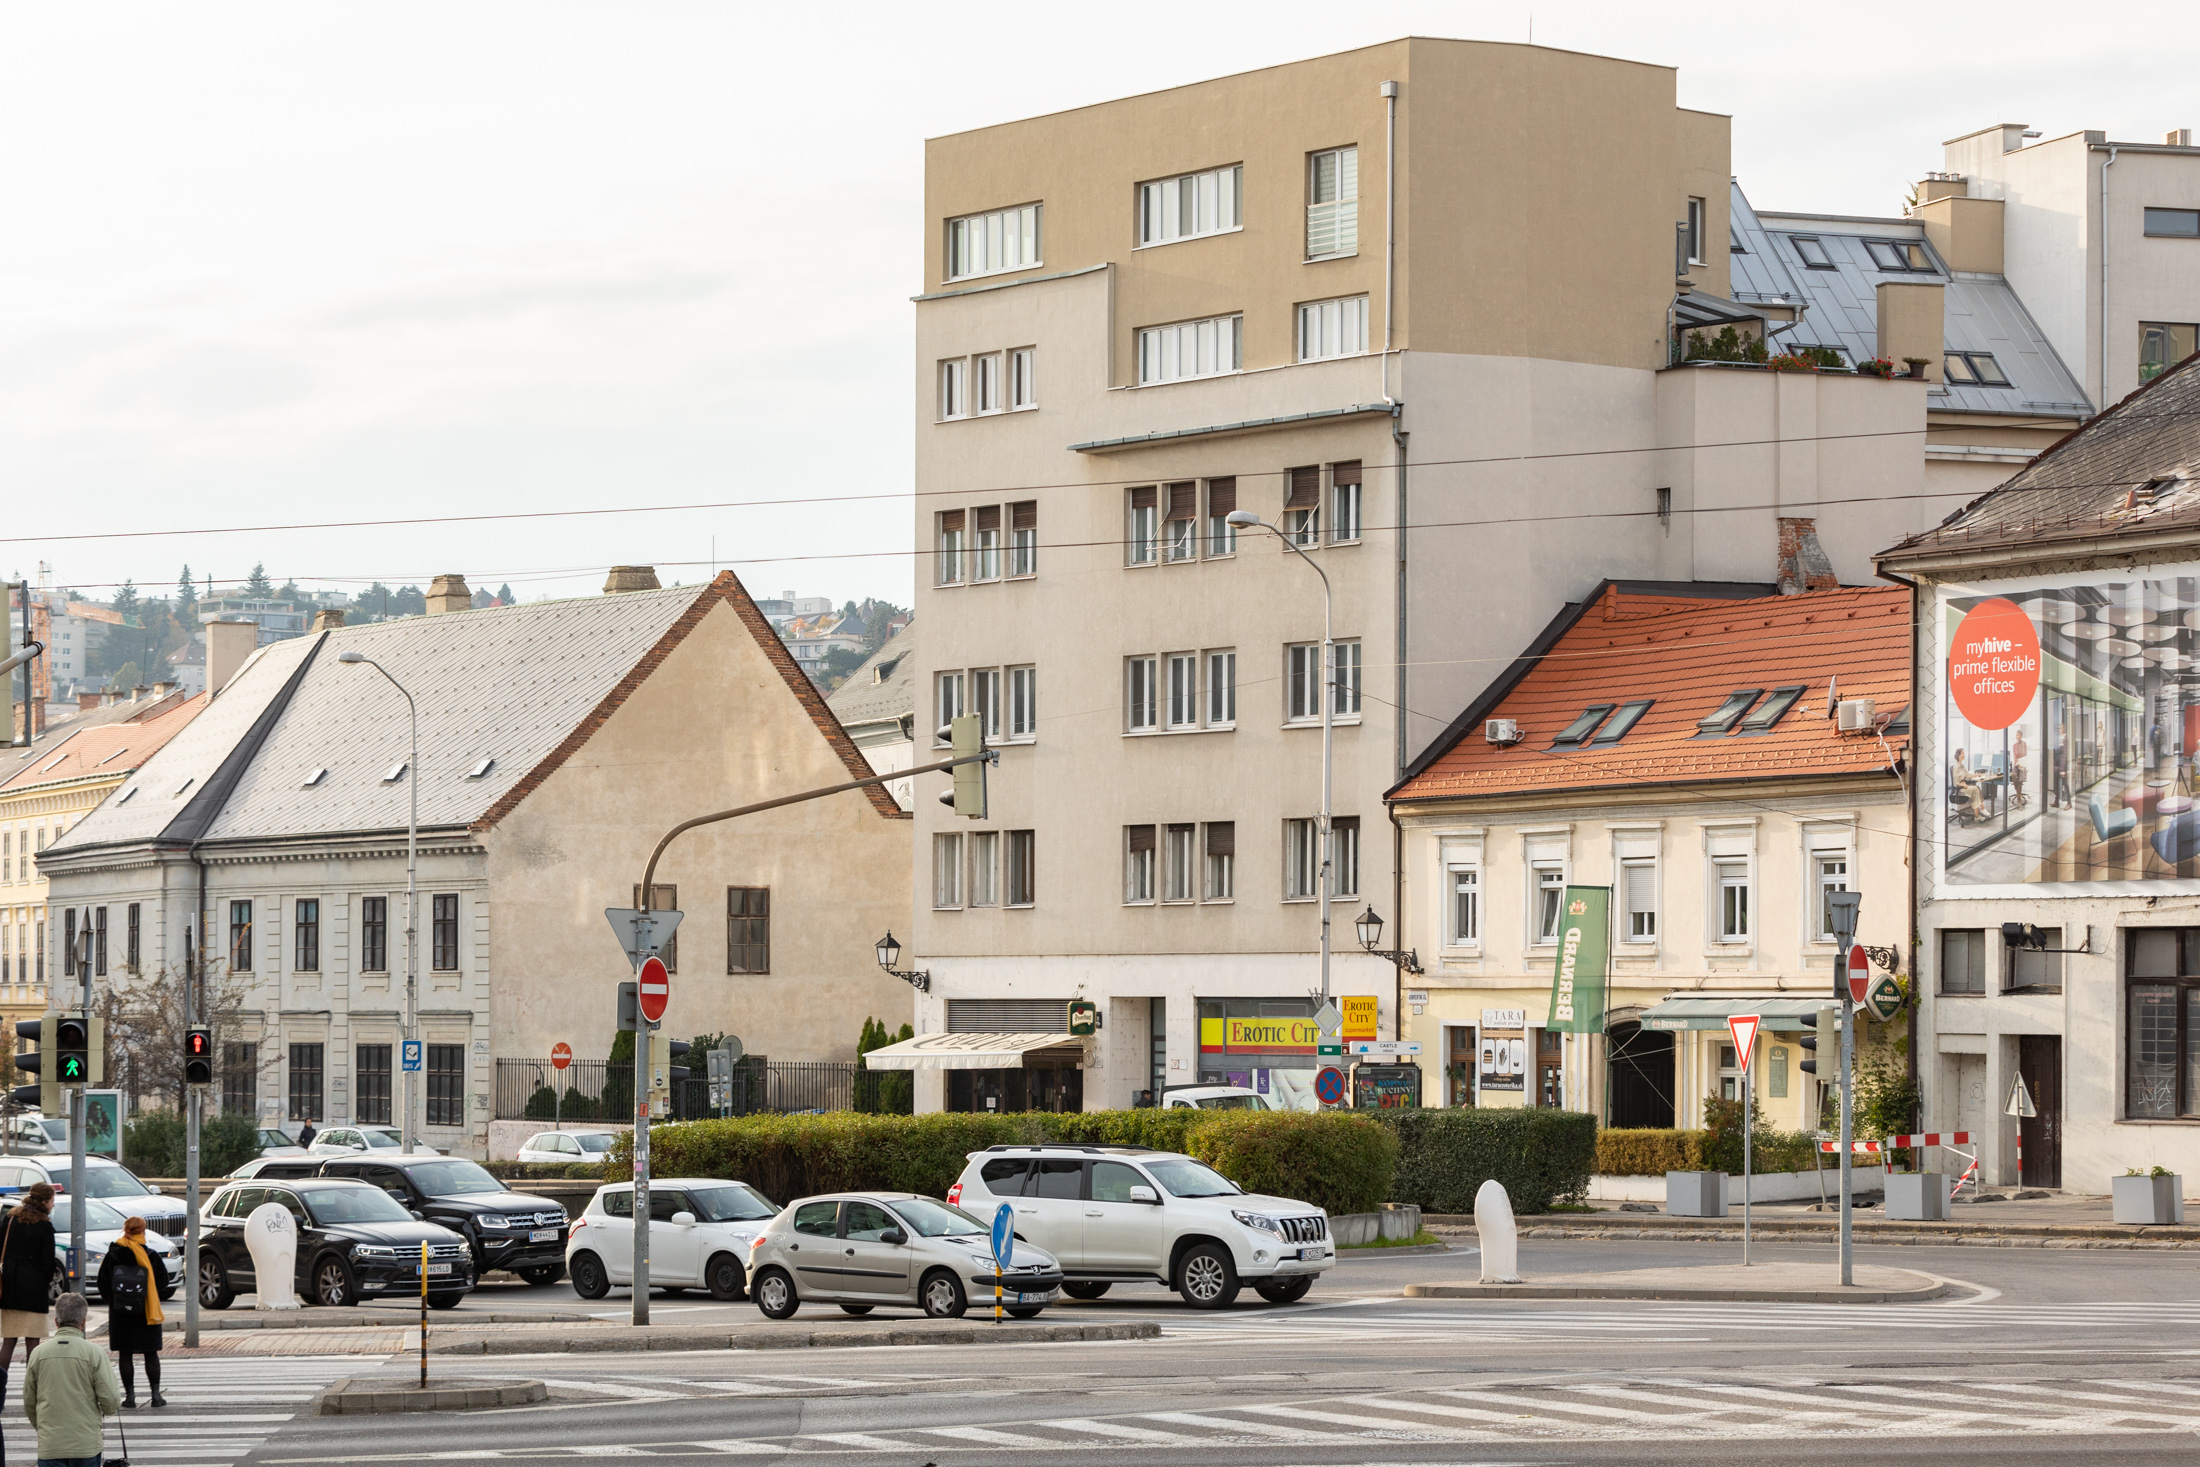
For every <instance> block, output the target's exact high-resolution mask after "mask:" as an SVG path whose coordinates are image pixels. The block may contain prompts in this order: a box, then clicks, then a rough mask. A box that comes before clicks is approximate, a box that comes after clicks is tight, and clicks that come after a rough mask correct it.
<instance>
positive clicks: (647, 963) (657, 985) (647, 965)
mask: <svg viewBox="0 0 2200 1467" xmlns="http://www.w3.org/2000/svg"><path fill="white" fill-rule="evenodd" d="M638 996H639V998H640V1000H641V1005H642V1017H643V1018H645V1019H647V1020H649V1022H650V1023H652V1024H654V1023H656V1022H657V1021H658V1020H659V1019H661V1018H663V1017H664V1016H665V1005H666V1004H668V1003H670V1002H672V980H671V979H670V978H669V977H667V976H666V975H665V964H664V959H662V958H656V957H651V958H645V959H644V960H643V962H642V971H641V987H640V990H639V994H638Z"/></svg>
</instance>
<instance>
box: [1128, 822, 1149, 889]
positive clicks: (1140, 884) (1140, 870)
mask: <svg viewBox="0 0 2200 1467" xmlns="http://www.w3.org/2000/svg"><path fill="white" fill-rule="evenodd" d="M1153 858H1154V828H1153V827H1152V826H1150V825H1126V826H1124V827H1123V900H1124V901H1126V902H1150V901H1152V900H1153Z"/></svg>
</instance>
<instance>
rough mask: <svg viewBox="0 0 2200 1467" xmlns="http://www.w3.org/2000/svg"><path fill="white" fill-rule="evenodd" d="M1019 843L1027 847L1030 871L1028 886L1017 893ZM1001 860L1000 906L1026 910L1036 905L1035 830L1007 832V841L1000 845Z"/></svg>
mask: <svg viewBox="0 0 2200 1467" xmlns="http://www.w3.org/2000/svg"><path fill="white" fill-rule="evenodd" d="M1019 838H1020V839H1019ZM1019 843H1021V844H1023V845H1026V846H1028V847H1029V848H1030V851H1031V863H1030V864H1031V870H1030V872H1029V873H1028V874H1029V876H1030V885H1029V886H1027V887H1026V888H1025V889H1024V890H1023V891H1021V892H1019V891H1017V889H1016V881H1015V877H1016V874H1017V869H1018V866H1019V864H1020V863H1019V862H1018V861H1017V860H1016V847H1017V845H1018V844H1019ZM1001 859H1002V861H1003V863H1004V864H1003V866H1002V868H1001V902H1002V905H1003V906H1008V907H1018V908H1026V909H1028V908H1030V907H1033V906H1036V905H1038V895H1039V833H1038V832H1037V831H1035V830H1012V831H1010V832H1008V839H1007V840H1005V841H1003V842H1002V843H1001Z"/></svg>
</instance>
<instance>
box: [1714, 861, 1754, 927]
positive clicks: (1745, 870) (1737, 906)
mask: <svg viewBox="0 0 2200 1467" xmlns="http://www.w3.org/2000/svg"><path fill="white" fill-rule="evenodd" d="M1754 864H1755V863H1754V862H1752V861H1751V860H1750V858H1749V857H1747V856H1713V857H1712V858H1711V881H1710V883H1709V885H1710V888H1711V939H1712V942H1713V943H1714V944H1716V945H1719V946H1722V947H1747V946H1749V945H1750V944H1751V943H1752V942H1754V941H1755V940H1756V934H1755V913H1754V908H1755V906H1756V903H1755V901H1754V899H1753V898H1754V887H1755V885H1756V882H1755V880H1754V873H1753V871H1752V870H1751V868H1752V866H1753V865H1754Z"/></svg>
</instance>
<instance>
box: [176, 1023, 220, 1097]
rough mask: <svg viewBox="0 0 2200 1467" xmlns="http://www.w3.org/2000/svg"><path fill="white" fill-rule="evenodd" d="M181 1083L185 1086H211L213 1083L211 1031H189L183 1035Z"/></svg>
mask: <svg viewBox="0 0 2200 1467" xmlns="http://www.w3.org/2000/svg"><path fill="white" fill-rule="evenodd" d="M183 1083H184V1084H186V1085H211V1084H213V1083H214V1031H213V1030H211V1029H191V1030H187V1031H186V1032H185V1033H184V1036H183Z"/></svg>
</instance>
